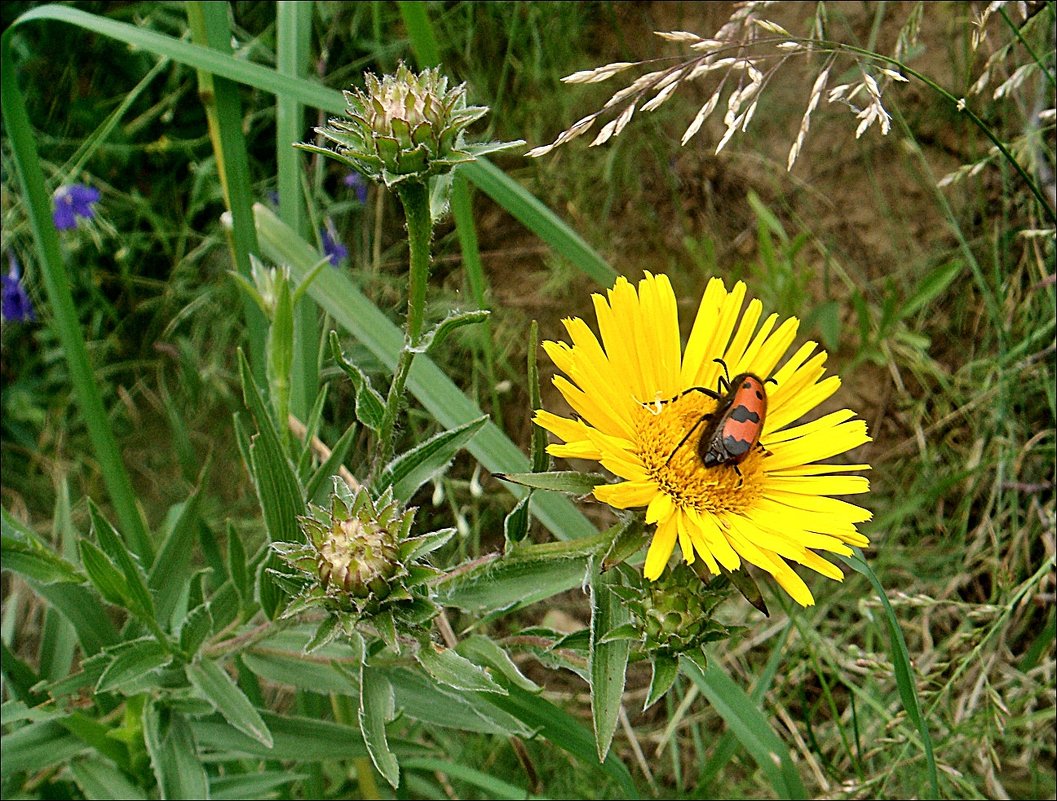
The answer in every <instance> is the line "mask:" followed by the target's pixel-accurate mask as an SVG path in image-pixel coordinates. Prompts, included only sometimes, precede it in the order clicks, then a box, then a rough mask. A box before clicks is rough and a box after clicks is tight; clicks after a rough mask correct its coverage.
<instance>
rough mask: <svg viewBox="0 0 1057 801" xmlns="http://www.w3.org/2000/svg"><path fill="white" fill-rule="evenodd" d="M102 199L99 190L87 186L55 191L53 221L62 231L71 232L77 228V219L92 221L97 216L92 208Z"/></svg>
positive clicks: (73, 186) (61, 187)
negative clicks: (82, 218)
mask: <svg viewBox="0 0 1057 801" xmlns="http://www.w3.org/2000/svg"><path fill="white" fill-rule="evenodd" d="M100 197H101V195H100V193H99V190H98V189H96V188H95V187H94V186H87V185H85V184H69V185H65V186H60V187H59V188H58V189H56V190H55V195H54V196H53V198H52V202H53V205H54V212H53V214H52V219H53V220H55V227H56V228H58V229H59V230H60V231H70V230H73V229H74V228H76V227H77V218H78V217H84V218H85V219H86V220H90V219H92V218H93V217H94V216H95V209H94V208H92V207H93V206H94V205H95V204H96V203H98V202H99V198H100Z"/></svg>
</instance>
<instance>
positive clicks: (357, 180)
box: [345, 170, 367, 206]
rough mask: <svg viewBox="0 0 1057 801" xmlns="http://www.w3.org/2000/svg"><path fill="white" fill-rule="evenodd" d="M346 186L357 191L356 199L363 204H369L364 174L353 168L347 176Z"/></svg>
mask: <svg viewBox="0 0 1057 801" xmlns="http://www.w3.org/2000/svg"><path fill="white" fill-rule="evenodd" d="M345 186H347V187H349V189H352V190H353V191H354V192H355V193H356V200H358V201H359V203H360V205H361V206H366V205H367V182H366V181H365V180H363V176H362V175H360V174H359V173H358V172H356V171H355V170H353V171H352V172H350V173H349V174H348V175H346V176H345Z"/></svg>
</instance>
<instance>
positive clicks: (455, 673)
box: [415, 643, 506, 695]
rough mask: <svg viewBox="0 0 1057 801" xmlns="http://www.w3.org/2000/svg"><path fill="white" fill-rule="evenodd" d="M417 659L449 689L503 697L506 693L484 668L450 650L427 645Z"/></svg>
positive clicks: (420, 650) (417, 655) (420, 651)
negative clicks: (498, 694)
mask: <svg viewBox="0 0 1057 801" xmlns="http://www.w3.org/2000/svg"><path fill="white" fill-rule="evenodd" d="M415 657H416V659H418V663H419V664H420V665H422V667H424V668H425V669H426V672H427V673H429V675H430V676H432V677H433V678H434V679H436V680H437V681H439V682H441V683H442V684H446V685H448V686H449V687H454V688H455V689H457V690H473V691H476V692H490V693H500V694H501V695H502V694H505V693H506V690H504V689H503V688H502V687H501V686H500V685H498V684H496V682H495V680H494V679H493V678H492V677H491V676H489V675H488V674H487V673H486V672H485V671H484V670H483V669H482V668H480V667H479V666H477V665H475V664H474V663H473V662H471V661H470V660H469V659H467V658H466V657H464V656H462V655H460V654H458V653H456V652H455V651H453V650H452V649H450V648H441V649H437V648H436V647H434V646H433V645H432V644H429V643H427V644H425V645H423V646H422V648H420V649H419V651H418V653H417V654H416V655H415Z"/></svg>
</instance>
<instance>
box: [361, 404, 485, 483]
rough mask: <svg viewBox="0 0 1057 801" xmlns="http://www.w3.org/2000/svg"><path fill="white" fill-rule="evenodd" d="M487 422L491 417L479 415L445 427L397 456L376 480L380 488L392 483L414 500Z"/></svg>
mask: <svg viewBox="0 0 1057 801" xmlns="http://www.w3.org/2000/svg"><path fill="white" fill-rule="evenodd" d="M486 422H488V418H487V417H478V418H477V419H476V420H471V421H470V422H468V423H464V424H463V425H461V426H459V427H458V428H454V429H452V430H451V431H442V432H441V433H440V434H437V435H436V436H434V437H431V438H430V439H427V440H426V441H425V442H423V443H422V444H420V445H416V446H415V447H414V448H412V449H411V450H410V451H408V452H407V453H404V454H401V455H399V456H397V457H396V458H395V459H393V461H392V462H390V463H389V464H388V465H386V466H385V469H383V470H382V474H381V475H380V476H379V477H378V479H377V481H376V482H375V488H376V490H377V491H378V492H382V491H384V489H385V488H386V487H392V488H393V495H394V496H395V497H397V498H399V499H400V500H402V501H407V500H410V498H411V496H412V495H414V494H415V491H416V490H417V489H418V488H419V487H421V486H422V485H423V484H425V483H426V482H427V481H429V480H430V479H431V478H433V477H434V476H436V475H438V474H439V473H440V472H442V471H443V470H444V469H445V468H447V466H448V465H449V464H450V463H451V460H452V459H454V458H455V454H456V453H457V452H458V451H459V450H460V449H461V448H462V447H463V446H465V445H466V443H468V442H469V441H470V440H471V439H473V437H474V435H475V434H476V433H477V432H478V431H480V430H481V427H482V426H483V425H484V424H485V423H486Z"/></svg>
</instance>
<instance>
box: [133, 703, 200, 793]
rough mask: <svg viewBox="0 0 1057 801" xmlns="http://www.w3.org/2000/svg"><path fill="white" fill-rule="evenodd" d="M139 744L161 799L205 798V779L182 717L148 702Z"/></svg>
mask: <svg viewBox="0 0 1057 801" xmlns="http://www.w3.org/2000/svg"><path fill="white" fill-rule="evenodd" d="M143 740H144V742H145V743H146V745H147V753H148V754H149V755H150V762H151V768H152V769H153V771H154V777H155V779H157V781H158V789H159V791H160V793H161V797H162V798H163V799H170V798H171V799H177V798H200V799H207V798H209V779H208V777H207V776H206V771H205V767H204V766H203V764H202V761H201V759H199V756H198V749H197V748H196V747H195V740H194V736H193V735H192V733H191V728H190V727H189V726H188V725H187V721H186V720H185V719H184V717H183V715H181V714H180V713H178V712H174V711H172V710H169V709H166V708H165V707H162V706H160V704H159V703H158V701H156V700H150V701H148V702H147V703H146V705H145V706H144V708H143Z"/></svg>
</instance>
